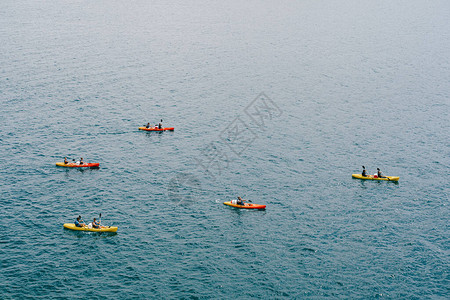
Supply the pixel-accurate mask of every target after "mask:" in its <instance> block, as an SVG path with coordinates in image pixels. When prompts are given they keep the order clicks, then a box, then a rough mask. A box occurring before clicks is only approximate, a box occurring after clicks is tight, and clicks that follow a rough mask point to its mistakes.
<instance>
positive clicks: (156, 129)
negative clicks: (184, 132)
mask: <svg viewBox="0 0 450 300" xmlns="http://www.w3.org/2000/svg"><path fill="white" fill-rule="evenodd" d="M139 130H145V131H166V130H169V131H174V130H175V127H164V128H158V127H149V128H147V127H139Z"/></svg>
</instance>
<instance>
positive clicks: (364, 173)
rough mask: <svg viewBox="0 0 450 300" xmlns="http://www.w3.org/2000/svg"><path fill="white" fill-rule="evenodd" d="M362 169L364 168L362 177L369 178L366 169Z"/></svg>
mask: <svg viewBox="0 0 450 300" xmlns="http://www.w3.org/2000/svg"><path fill="white" fill-rule="evenodd" d="M362 168H363V170H362V173H361V175H362V176H364V177H367V171H366V167H364V166H362Z"/></svg>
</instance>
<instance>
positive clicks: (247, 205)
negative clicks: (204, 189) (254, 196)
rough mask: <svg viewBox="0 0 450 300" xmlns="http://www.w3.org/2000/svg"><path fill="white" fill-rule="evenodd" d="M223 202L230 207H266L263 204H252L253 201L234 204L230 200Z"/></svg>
mask: <svg viewBox="0 0 450 300" xmlns="http://www.w3.org/2000/svg"><path fill="white" fill-rule="evenodd" d="M223 204H225V205H228V206H232V207H237V208H245V209H266V206H265V205H262V204H253V203H247V202H246V203H244V205H239V204H234V203H231V201H227V202H224V203H223Z"/></svg>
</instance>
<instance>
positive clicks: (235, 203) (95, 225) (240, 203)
mask: <svg viewBox="0 0 450 300" xmlns="http://www.w3.org/2000/svg"><path fill="white" fill-rule="evenodd" d="M162 121H163V120H161V122H159V124H156V125H155V126H150V123H147V125H144V126H143V127H139V130H145V131H165V130H171V131H173V130H174V128H173V127H163V126H162ZM56 165H57V166H61V167H72V168H76V167H78V168H83V167H98V166H99V165H100V163H85V162H84V161H83V158H80V160H79V161H75V159H72V161H71V162H69V161H68V160H67V157H65V158H64V162H57V163H56ZM362 168H363V171H362V173H361V174H352V177H353V178H358V179H368V180H386V181H398V180H399V178H400V177H397V176H384V175H383V173H382V172H381V170H380V168H377V173H375V174H373V175H370V174H368V173H367V171H366V167H364V166H362ZM249 202H252V201H250V200H245V199H242V198H241V197H237V199H234V200H230V201H226V202H224V203H223V204H225V205H228V206H231V207H236V208H244V209H265V208H266V205H263V204H255V203H249ZM100 217H101V214H100ZM64 228H67V229H71V230H81V231H96V232H116V231H117V227H114V226H103V225H101V224H100V221H97V220H96V219H95V218H94V220H93V221H92V222H91V223H89V224H87V225H86V224H85V223H84V221H83V220H82V219H81V216H78V218H77V220H76V221H75V223H66V224H64Z"/></svg>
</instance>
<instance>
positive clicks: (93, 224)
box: [92, 218, 102, 228]
mask: <svg viewBox="0 0 450 300" xmlns="http://www.w3.org/2000/svg"><path fill="white" fill-rule="evenodd" d="M92 227H93V228H102V226H100V223H99V222H97V219H96V218H94V221H92Z"/></svg>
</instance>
